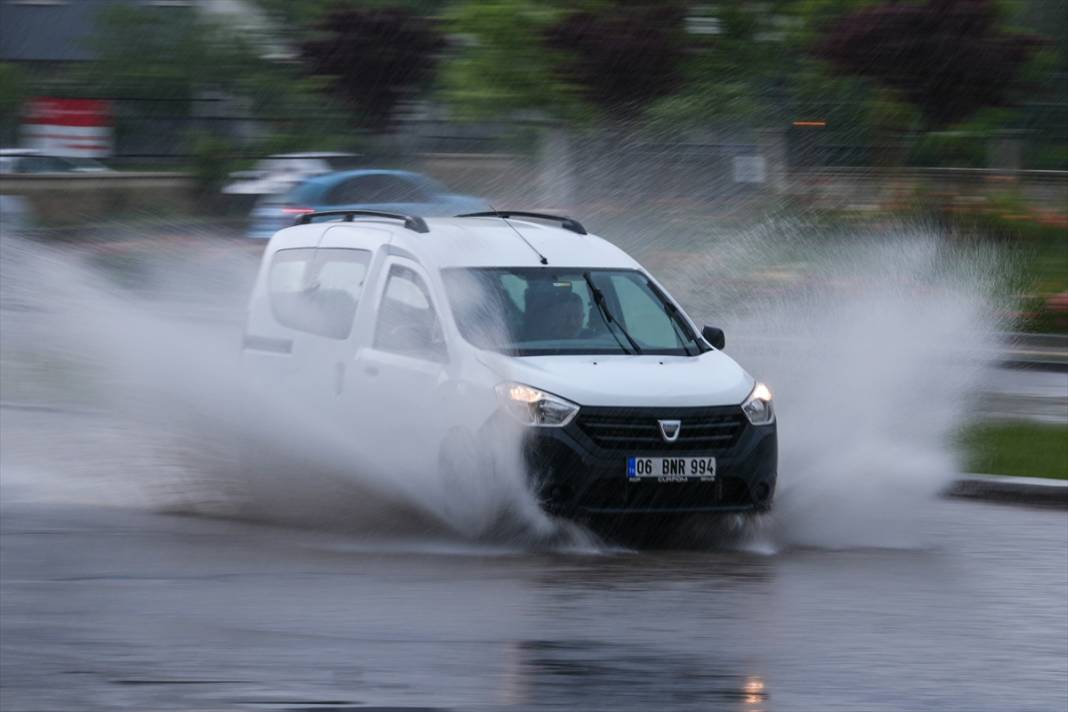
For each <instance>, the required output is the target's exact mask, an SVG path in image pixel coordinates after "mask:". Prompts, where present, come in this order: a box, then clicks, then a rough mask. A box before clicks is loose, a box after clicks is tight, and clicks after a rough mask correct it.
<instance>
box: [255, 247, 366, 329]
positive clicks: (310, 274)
mask: <svg viewBox="0 0 1068 712" xmlns="http://www.w3.org/2000/svg"><path fill="white" fill-rule="evenodd" d="M370 262H371V253H370V252H369V251H367V250H350V249H321V250H315V249H311V248H301V249H293V250H279V251H278V252H276V253H275V256H274V259H273V260H272V262H271V268H270V273H269V275H268V279H267V288H268V292H269V295H270V302H271V312H272V313H273V314H274V318H275V319H276V320H277V321H278V323H279V324H282V325H283V326H286V327H288V328H290V329H296V330H298V331H304V332H307V333H309V334H315V335H317V336H325V337H327V338H331V339H347V338H348V336H349V334H350V333H351V331H352V322H353V320H354V319H355V317H356V307H357V306H358V305H359V302H360V295H361V294H362V292H363V283H364V278H365V277H366V276H367V266H368V264H370Z"/></svg>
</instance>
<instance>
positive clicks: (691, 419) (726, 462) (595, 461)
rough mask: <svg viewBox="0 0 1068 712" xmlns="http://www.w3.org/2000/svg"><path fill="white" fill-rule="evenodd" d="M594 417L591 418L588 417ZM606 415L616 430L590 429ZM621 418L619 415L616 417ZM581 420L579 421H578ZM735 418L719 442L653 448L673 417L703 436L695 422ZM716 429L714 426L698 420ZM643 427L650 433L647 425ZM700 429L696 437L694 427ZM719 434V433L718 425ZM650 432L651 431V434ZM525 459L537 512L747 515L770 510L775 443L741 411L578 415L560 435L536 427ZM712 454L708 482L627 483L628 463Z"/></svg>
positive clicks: (769, 430)
mask: <svg viewBox="0 0 1068 712" xmlns="http://www.w3.org/2000/svg"><path fill="white" fill-rule="evenodd" d="M591 410H592V411H593V414H592V415H591V414H590V412H591ZM605 413H608V414H609V415H610V416H611V417H615V418H616V420H615V421H613V420H612V419H611V417H609V418H608V419H607V420H606V421H602V422H608V423H612V422H616V423H618V426H617V427H618V429H617V430H605V429H603V428H604V427H605V426H604V425H600V426H597V427H600V428H602V429H601V430H593V428H591V425H590V420H591V419H595V418H596V417H598V416H599V415H603V414H605ZM620 414H624V415H622V416H621V415H620ZM584 416H586V417H585V419H584ZM709 417H714V418H716V419H719V420H721V421H725V420H726V419H733V421H732V422H733V423H735V426H733V430H732V431H731V436H730V437H729V438H726V437H724V438H722V440H723V442H715V443H711V442H709V441H711V440H714V438H712V437H693V438H691V439H690V440H688V441H687V440H686V439H685V438H682V437H680V440H679V442H676V443H666V442H662V441H654V440H653V438H652V437H651V436H650V433H657V432H658V431H656V430H655V428H656V427H657V425H656V421H657V420H658V419H661V418H677V419H679V420H681V421H682V432H683V433H687V432H700V433H703V434H707V433H710V432H715V431H714V430H709V429H708V428H712V427H713V426H711V425H705V426H701V425H695V426H694V427H693V428H692V429H691V430H689V431H688V430H687V428H688V423H695V424H696V423H700V422H702V421H701V420H700V419H701V418H706V419H707V418H709ZM704 422H706V423H707V422H718V421H708V420H706V421H704ZM646 424H648V426H646ZM701 427H705V428H706V429H705V430H703V431H701V430H699V428H701ZM716 427H725V426H716ZM650 429H652V430H650ZM524 454H525V459H526V465H527V468H528V472H529V475H530V478H531V484H532V487H533V489H534V491H535V494H536V496H537V497H538V499H539V500H540V502H541V504H542V506H543V508H544V509H545V510H546V511H548V512H550V513H552V514H559V515H562V516H569V517H579V518H581V517H583V516H596V515H608V514H611V515H619V514H653V515H656V514H687V513H701V512H753V511H763V510H766V509H768V508H770V506H771V502H772V498H773V497H774V493H775V482H776V476H777V468H778V437H777V433H776V426H775V424H774V423H772V424H770V425H761V426H754V425H751V424H750V423H749V422H748V421H747V420H746V419H745V417H744V415H741V407H740V406H733V407H729V408H705V409H699V408H682V409H667V408H633V409H584V411H580V414H579V417H578V418H576V419H575V421H573V422H572V423H571V424H569V425H568V426H567V427H564V428H534V429H531V430H530V431H529V432H528V433H527V434H526V438H525V447H524ZM698 455H713V456H715V457H716V465H717V473H716V479H715V481H713V482H701V481H697V480H689V481H685V482H659V481H657V480H654V479H645V480H641V481H633V480H629V479H628V478H627V476H626V466H627V458H628V457H629V456H638V457H673V456H698Z"/></svg>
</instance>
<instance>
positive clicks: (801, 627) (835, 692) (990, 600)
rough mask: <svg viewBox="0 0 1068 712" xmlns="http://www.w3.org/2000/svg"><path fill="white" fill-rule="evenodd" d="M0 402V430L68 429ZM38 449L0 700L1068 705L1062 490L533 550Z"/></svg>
mask: <svg viewBox="0 0 1068 712" xmlns="http://www.w3.org/2000/svg"><path fill="white" fill-rule="evenodd" d="M2 415H3V425H4V431H5V432H6V435H5V438H4V439H5V441H7V442H8V443H11V442H12V441H11V440H10V438H12V437H13V436H16V435H17V436H19V441H20V442H25V441H26V440H27V439H30V440H35V441H37V442H39V443H47V441H48V435H49V433H50V432H54V434H55V435H56V437H61V436H62V434H63V428H64V427H65V426H64V423H68V424H69V421H67V420H65V416H57V415H50V414H42V413H32V414H27V413H19V412H12V411H9V410H5V411H3V412H2ZM30 428H32V429H33V431H34V432H35V436H34V437H33V438H26V437H25V435H26V432H27V429H30ZM50 428H54V431H50V430H49V429H50ZM46 450H47V447H45V448H43V449H38V450H37V451H35V452H34V453H31V454H27V453H26V452H25V448H24V447H21V446H20V445H18V444H17V443H16V447H14V448H13V451H14V456H12V455H10V453H11V450H9V451H8V453H9V455H8V457H6V461H5V462H4V479H3V483H4V486H3V487H2V488H0V495H2V496H0V574H2V575H0V669H2V675H0V709H3V710H4V711H5V712H22V711H30V710H33V711H50V710H57V711H58V710H86V711H93V710H145V711H149V710H197V711H204V712H207V711H209V710H260V711H263V710H335V711H337V710H350V709H351V710H369V709H377V710H383V709H388V710H413V709H435V710H439V709H440V710H444V709H448V710H496V709H517V710H526V709H531V710H540V709H566V710H571V709H576V710H654V709H694V710H850V711H852V710H991V711H993V710H997V711H998V712H1001V711H1003V710H1036V711H1039V710H1041V711H1043V712H1046V711H1049V710H1063V709H1066V708H1068V514H1066V512H1065V511H1064V510H1063V509H1044V508H1026V507H1018V506H1007V505H993V504H983V503H977V502H969V501H959V500H941V501H938V502H937V503H935V504H934V505H933V506H934V510H933V512H934V515H935V516H929V517H926V518H924V524H923V527H924V530H923V531H922V532H918V535H919V536H918V537H917V540H918V541H920V542H922V543H921V544H919V545H918V546H915V547H912V548H896V549H895V548H886V549H879V548H874V549H873V548H867V549H862V548H851V547H850V545H849V542H848V541H842V542H840V547H836V548H833V549H816V548H791V547H789V546H776V545H770V546H769V545H767V544H766V543H765V544H760V545H756V544H754V545H751V546H750V545H746V544H745V543H742V544H735V545H732V546H731V547H727V548H724V547H717V546H715V545H709V546H706V547H704V548H701V549H698V550H682V551H672V550H656V551H633V550H626V549H619V548H614V547H605V546H596V545H590V546H582V547H578V548H566V549H563V550H546V549H530V548H525V547H521V546H509V545H507V544H489V545H475V544H466V543H462V542H458V541H449V540H444V539H441V538H437V539H421V538H419V537H417V536H409V537H407V538H393V539H385V538H375V537H371V536H368V535H354V534H351V533H349V534H346V533H336V532H334V533H331V532H324V531H310V530H302V529H291V528H284V527H278V526H265V525H262V524H250V523H242V522H239V521H228V520H224V519H212V518H204V517H190V516H174V515H167V514H162V513H157V512H153V511H151V509H150V508H144V507H137V506H131V504H132V503H131V502H130V501H129V500H127V501H126V502H125V503H124V504H123V506H113V505H112V504H110V503H109V502H108V501H107V498H106V495H107V493H99V494H100V495H101V499H99V500H97V501H93V499H92V497H89V496H87V495H88V494H91V493H86V492H81V493H79V495H78V496H77V497H64V496H62V493H57V492H55V491H54V490H55V487H54V483H55V482H62V480H61V479H60V480H50V479H49V478H50V477H51V476H52V475H53V474H54V473H49V472H48V466H49V462H50V458H49V456H48V455H47V453H46V452H45V451H46ZM43 483H51V484H48V485H47V486H45V487H44V490H47V491H48V492H50V493H51V494H52V495H53V496H50V497H42V496H38V495H37V494H36V491H37V490H36V489H35V487H37V485H42V484H43Z"/></svg>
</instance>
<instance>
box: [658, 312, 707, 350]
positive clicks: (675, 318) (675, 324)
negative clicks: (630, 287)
mask: <svg viewBox="0 0 1068 712" xmlns="http://www.w3.org/2000/svg"><path fill="white" fill-rule="evenodd" d="M660 301H661V302H663V304H664V308H665V309H667V310H668V311H669V312H671V314H670V315H668V320H669V321H670V322H671V326H672V328H674V329H675V336H677V337H679V343H681V344H682V350H683V351H685V352H686V355H687V356H693V354H691V353H690V347H689V346H688V343H689V342H693V343H694V344H696V345H697V353H698V354H700V353H701V344H700V343H699V342H698V341H697V339H696V338H695V337H694V336H693V335H692V334H691V336H690V338H688V339H687V338H686V335H685V334H684V333H683V330H682V327H681V326H680V325H679V321H680V320H681V319H682V315H681V314H679V308H678V307H677V306H675V305H674V304H672V303H671V302H669V301H668V300H666V299H664V298H661V300H660ZM687 331H689V330H688V329H687Z"/></svg>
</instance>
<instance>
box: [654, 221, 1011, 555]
mask: <svg viewBox="0 0 1068 712" xmlns="http://www.w3.org/2000/svg"><path fill="white" fill-rule="evenodd" d="M665 266H668V265H665ZM668 267H669V268H668V269H667V270H666V271H665V272H664V274H665V276H666V277H667V278H668V280H669V282H670V284H671V287H672V289H673V291H675V292H676V293H677V294H678V295H679V297H680V298H681V299H683V301H684V302H686V303H687V305H688V306H689V308H690V310H691V311H692V313H693V314H694V315H695V316H696V317H699V318H700V319H703V320H704V322H705V323H709V324H714V325H718V326H722V327H724V328H725V329H726V331H727V333H728V349H727V350H728V352H729V353H731V354H732V355H733V356H734V357H735V358H736V359H738V360H739V362H740V363H742V364H743V365H744V366H745V367H746V368H747V369H748V370H749V371H750V372H751V373H753V374H754V376H755V377H757V378H758V379H760V380H763V381H765V382H767V383H769V384H771V387H772V389H773V391H774V393H775V396H776V407H777V412H778V415H779V438H780V441H779V451H780V462H779V487H778V492H777V497H776V509H775V513H774V515H773V516H772V517H770V518H769V519H768V521H766V522H764V526H763V527H762V528H758V529H757V530H756V531H755V532H753V531H750V532H749V534H750V535H751V536H752V537H753V541H754V542H755V543H757V544H759V545H760V546H763V547H764V548H774V547H776V546H796V545H800V546H820V547H853V546H880V547H882V546H890V547H897V546H923V545H926V544H928V543H929V542H924V541H922V540H920V539H918V537H919V536H921V535H920V534H918V532H921V531H923V528H922V527H918V526H917V524H918V523H919V521H920V520H921V519H922V518H923V517H926V516H930V515H936V512H935V511H934V510H935V509H936V508H937V502H938V498H937V495H938V494H939V493H940V492H941V491H942V490H943V489H944V488H945V486H946V485H947V484H948V482H949V481H950V479H951V478H952V477H954V475H955V474H956V473H957V472H958V471H959V463H958V457H957V452H956V450H955V448H954V446H953V442H954V436H955V434H956V432H957V430H958V429H959V428H960V426H961V425H962V423H964V422H966V420H967V417H968V416H967V409H968V407H969V405H970V403H971V397H972V394H973V393H974V392H975V389H976V387H977V385H978V384H979V382H980V380H981V378H982V374H983V370H984V369H985V368H986V367H987V366H988V364H987V363H985V360H984V359H985V358H986V357H985V356H984V354H989V353H991V345H992V344H993V343H994V342H995V340H996V335H997V332H998V331H999V330H1000V328H1002V327H1003V326H1004V324H999V323H998V321H997V319H996V318H995V317H994V315H995V314H997V313H998V312H999V310H998V309H996V308H995V303H994V299H995V296H994V295H995V294H996V293H997V292H998V283H999V280H1000V275H1001V272H1000V270H999V267H998V262H997V259H996V255H995V254H994V253H993V252H991V251H990V250H989V249H985V248H983V247H982V246H978V245H975V244H971V243H967V242H965V241H963V240H961V239H959V238H952V237H949V236H945V235H940V234H938V233H937V232H936V231H934V230H932V229H929V228H926V227H923V226H901V225H898V226H895V227H893V228H884V229H881V230H878V231H871V232H863V233H858V232H850V233H845V234H828V232H827V231H824V230H815V229H813V228H812V227H810V226H805V225H801V224H796V223H788V224H765V225H763V226H761V227H759V228H758V229H755V230H753V231H751V232H749V233H746V234H743V235H740V236H736V237H734V238H733V239H730V240H725V241H721V242H719V243H717V244H715V245H713V246H710V247H708V248H705V249H703V250H696V251H690V254H689V255H687V257H686V259H685V260H677V262H676V264H675V265H673V266H668Z"/></svg>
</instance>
